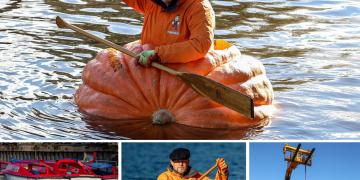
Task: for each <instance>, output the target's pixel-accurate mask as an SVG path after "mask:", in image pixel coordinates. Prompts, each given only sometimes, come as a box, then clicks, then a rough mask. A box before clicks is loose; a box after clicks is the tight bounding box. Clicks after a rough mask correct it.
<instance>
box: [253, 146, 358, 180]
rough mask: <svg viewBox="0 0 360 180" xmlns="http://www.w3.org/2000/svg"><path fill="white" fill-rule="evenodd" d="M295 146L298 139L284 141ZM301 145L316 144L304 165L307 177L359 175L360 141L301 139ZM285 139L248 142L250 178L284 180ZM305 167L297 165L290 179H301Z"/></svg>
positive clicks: (312, 179) (339, 177) (323, 177)
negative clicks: (306, 163)
mask: <svg viewBox="0 0 360 180" xmlns="http://www.w3.org/2000/svg"><path fill="white" fill-rule="evenodd" d="M287 143H288V144H289V145H290V146H292V147H295V148H296V147H297V145H298V144H299V142H295V143H294V142H287ZM300 143H301V147H300V149H303V150H311V149H312V148H315V151H314V154H313V163H312V166H311V167H309V166H307V167H306V179H307V180H315V179H316V180H319V179H326V180H332V179H334V180H335V179H336V180H339V179H359V178H360V143H340V142H339V143H323V142H313V143H311V142H309V143H308V142H300ZM284 145H285V142H284V143H250V152H249V153H250V163H249V164H250V167H249V168H250V169H249V170H250V176H249V177H250V180H264V179H266V180H283V179H284V178H285V172H286V167H287V161H285V160H284V154H283V149H282V148H283V147H284ZM304 179H305V167H304V165H300V164H299V165H298V167H297V168H296V169H295V170H293V172H292V176H291V180H304Z"/></svg>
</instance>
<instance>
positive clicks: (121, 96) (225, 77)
mask: <svg viewBox="0 0 360 180" xmlns="http://www.w3.org/2000/svg"><path fill="white" fill-rule="evenodd" d="M124 48H126V49H129V50H131V51H133V52H135V53H140V52H141V51H143V50H149V49H153V48H154V46H151V45H142V44H140V43H139V41H136V42H132V43H129V44H127V45H125V46H124ZM219 48H221V49H223V50H219ZM224 48H225V49H224ZM179 58H181V57H179ZM164 65H165V66H167V67H170V68H172V69H174V70H177V71H186V72H193V73H197V74H200V75H204V76H207V77H209V78H211V79H214V80H216V81H218V82H220V83H222V84H225V85H228V86H230V87H232V88H234V89H236V90H238V91H240V92H242V93H245V94H247V95H249V96H250V97H252V98H254V103H255V118H254V119H250V118H247V117H245V116H243V115H241V114H239V113H237V112H235V111H233V110H231V109H228V108H226V107H224V106H222V105H219V104H217V103H215V102H213V101H211V100H208V99H206V98H204V97H203V96H201V95H200V94H198V93H196V92H195V91H193V90H192V89H191V88H189V87H188V86H186V85H185V84H184V83H183V82H182V81H181V80H179V79H178V78H177V77H175V76H172V75H170V74H168V73H166V72H164V71H161V70H158V69H156V68H145V67H143V66H136V65H135V63H134V60H133V58H132V57H130V56H128V55H125V54H123V53H121V52H118V51H116V50H114V49H105V50H103V51H101V52H100V53H99V54H98V55H97V56H96V58H95V59H94V60H91V61H90V62H89V63H88V64H87V65H86V67H85V69H84V71H83V74H82V80H83V84H82V85H81V86H80V88H79V89H78V90H77V92H76V94H75V101H76V103H77V104H78V105H79V106H80V107H81V108H82V109H83V110H85V111H86V112H87V113H90V114H94V115H97V116H102V117H106V118H111V119H136V118H144V117H149V120H150V117H151V118H152V120H153V122H154V123H158V124H162V123H166V122H171V121H174V122H175V123H180V124H184V125H188V126H193V127H204V128H228V127H234V126H249V125H255V124H259V123H260V122H262V120H264V119H267V118H268V117H269V116H271V114H272V113H273V112H274V110H275V107H274V106H273V105H272V102H273V99H274V95H273V90H272V86H271V84H270V82H269V80H268V78H267V77H266V73H265V68H264V66H263V65H262V63H261V62H260V61H258V60H256V59H254V58H251V57H249V56H243V55H241V53H240V51H239V50H238V49H237V48H236V47H235V46H232V45H229V44H228V43H224V42H223V41H218V43H217V44H216V46H215V50H213V51H210V52H209V53H208V54H207V55H206V57H204V58H202V59H199V60H196V61H193V62H190V63H185V64H164Z"/></svg>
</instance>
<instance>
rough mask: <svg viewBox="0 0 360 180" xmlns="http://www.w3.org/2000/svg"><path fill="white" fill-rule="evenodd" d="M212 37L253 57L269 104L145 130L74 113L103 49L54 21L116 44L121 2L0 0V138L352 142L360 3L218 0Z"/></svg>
mask: <svg viewBox="0 0 360 180" xmlns="http://www.w3.org/2000/svg"><path fill="white" fill-rule="evenodd" d="M211 3H212V5H213V8H214V11H215V13H216V23H217V25H216V32H215V39H225V40H227V41H229V42H231V43H233V44H234V45H236V46H237V47H238V48H239V49H240V50H241V52H242V53H243V54H246V55H251V56H254V57H256V58H258V59H260V60H261V62H262V63H263V64H264V65H265V68H266V70H267V75H268V78H269V79H270V81H271V83H272V85H273V88H274V92H275V103H276V106H277V107H278V109H277V111H276V112H275V114H274V116H273V117H272V118H271V120H270V121H269V122H268V123H266V124H263V125H261V126H257V127H251V128H235V129H227V130H209V129H198V128H189V127H185V126H182V125H177V124H175V125H170V126H153V125H151V123H150V122H149V121H148V120H146V119H139V120H124V121H118V120H107V119H102V118H97V117H92V116H90V115H86V114H84V113H82V112H81V109H79V107H78V106H77V105H76V104H75V102H74V99H73V95H74V93H75V92H76V89H77V88H78V87H79V86H80V84H81V83H82V80H81V72H82V69H83V68H84V67H85V65H86V63H87V62H88V61H90V60H91V59H92V58H93V57H95V55H96V54H97V53H98V52H99V51H101V50H102V49H104V48H106V47H105V46H103V45H101V44H99V43H97V42H94V41H92V40H90V39H88V38H86V37H84V36H82V35H80V34H77V33H75V32H73V31H71V30H67V29H59V28H58V27H57V26H56V24H55V17H56V16H57V15H59V16H61V17H62V18H63V19H65V20H66V21H68V22H70V23H71V24H74V25H76V26H79V27H80V28H82V29H85V30H89V31H90V32H91V33H93V34H96V35H98V36H100V37H102V38H106V39H107V40H110V41H112V42H114V43H117V44H120V45H124V44H126V43H128V42H131V41H135V40H138V39H140V33H141V27H142V19H143V17H142V15H141V14H139V13H136V12H135V11H134V10H132V9H131V8H129V7H127V6H126V5H125V4H123V3H121V1H120V0H58V1H54V0H1V2H0V133H1V135H0V139H2V140H14V139H15V140H24V139H57V140H62V139H129V138H131V139H320V140H321V139H359V137H360V123H359V122H360V121H359V119H360V118H359V117H360V110H359V105H360V93H359V92H360V91H359V90H360V86H359V85H360V82H359V79H360V77H359V74H360V73H359V72H360V63H359V57H360V51H359V50H360V48H359V46H360V45H359V44H360V43H359V40H360V35H359V34H360V33H359V32H360V30H359V29H360V28H359V25H360V5H359V3H358V2H357V1H356V0H347V1H339V0H338V1H335V0H327V1H318V0H298V1H293V0H288V1H285V0H277V1H270V0H255V1H245V0H221V1H211Z"/></svg>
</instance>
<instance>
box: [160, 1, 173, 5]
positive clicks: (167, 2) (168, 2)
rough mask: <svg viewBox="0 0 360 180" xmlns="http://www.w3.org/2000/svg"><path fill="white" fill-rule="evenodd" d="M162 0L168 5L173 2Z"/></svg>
mask: <svg viewBox="0 0 360 180" xmlns="http://www.w3.org/2000/svg"><path fill="white" fill-rule="evenodd" d="M162 1H163V2H164V3H165V4H166V6H169V5H170V3H171V0H162Z"/></svg>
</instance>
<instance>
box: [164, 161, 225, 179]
mask: <svg viewBox="0 0 360 180" xmlns="http://www.w3.org/2000/svg"><path fill="white" fill-rule="evenodd" d="M188 168H190V173H189V174H192V175H187V176H185V177H182V176H181V175H180V174H178V173H176V172H175V171H174V170H173V169H172V168H171V167H170V165H169V166H168V170H167V171H166V172H163V173H162V174H160V176H159V177H158V178H157V180H183V179H186V180H196V179H198V178H200V177H201V176H202V174H200V173H199V172H197V171H195V170H194V169H192V167H191V166H188ZM228 176H229V173H227V174H225V175H221V174H219V172H218V173H216V177H215V180H227V179H228ZM203 180H211V179H210V178H208V177H204V178H203Z"/></svg>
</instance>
